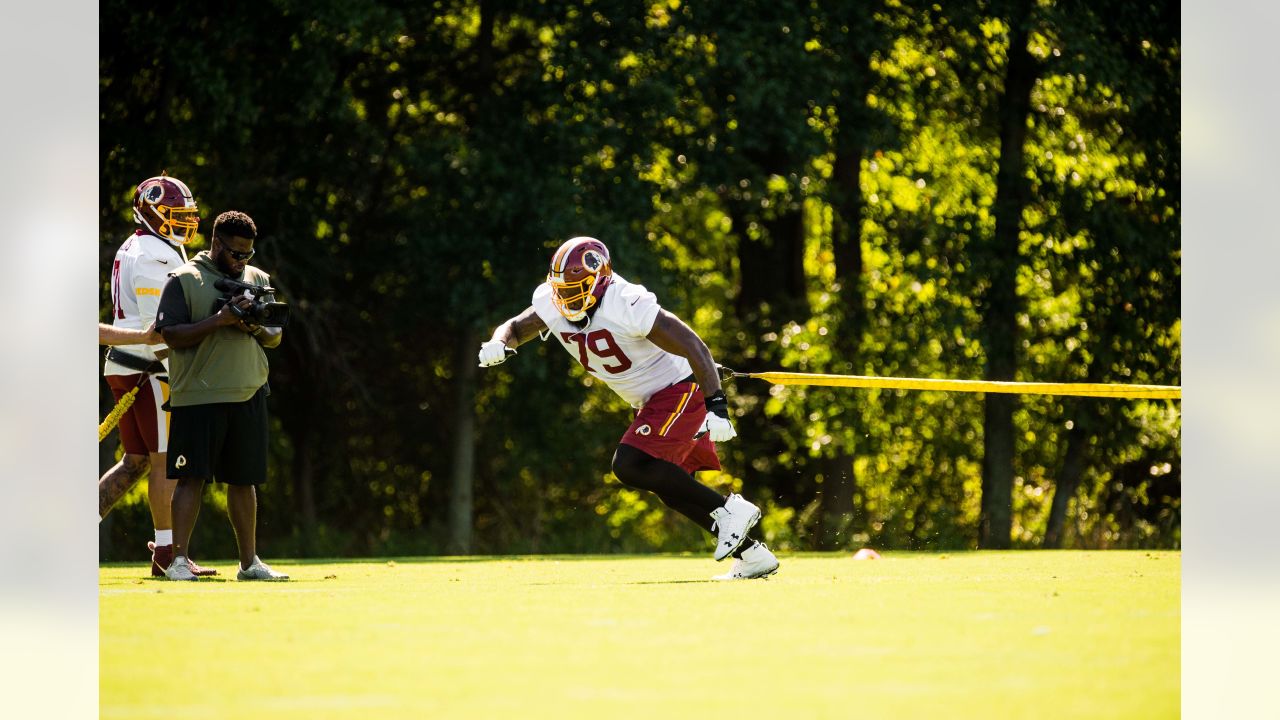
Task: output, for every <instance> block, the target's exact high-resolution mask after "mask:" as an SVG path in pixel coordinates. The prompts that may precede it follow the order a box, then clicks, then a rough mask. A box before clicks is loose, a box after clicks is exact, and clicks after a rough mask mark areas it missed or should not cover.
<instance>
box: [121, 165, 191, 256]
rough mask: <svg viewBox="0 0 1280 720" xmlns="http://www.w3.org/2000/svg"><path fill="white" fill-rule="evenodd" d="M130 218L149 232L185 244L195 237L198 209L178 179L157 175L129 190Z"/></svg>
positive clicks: (183, 184)
mask: <svg viewBox="0 0 1280 720" xmlns="http://www.w3.org/2000/svg"><path fill="white" fill-rule="evenodd" d="M133 219H134V221H136V222H137V223H139V224H141V225H142V226H144V227H145V228H147V229H148V230H150V231H151V232H152V234H154V235H156V236H157V237H162V238H164V239H165V240H168V241H169V242H171V243H176V244H178V245H185V244H186V243H187V242H188V241H190V240H191V238H193V237H195V234H196V227H197V226H198V225H199V224H200V215H199V209H198V208H197V207H196V201H195V199H194V198H192V197H191V189H190V188H188V187H187V185H186V183H184V182H182V181H181V180H179V179H178V178H173V177H169V176H167V175H158V176H156V177H153V178H147V179H146V180H143V181H142V182H141V183H139V185H138V188H137V189H136V190H134V191H133Z"/></svg>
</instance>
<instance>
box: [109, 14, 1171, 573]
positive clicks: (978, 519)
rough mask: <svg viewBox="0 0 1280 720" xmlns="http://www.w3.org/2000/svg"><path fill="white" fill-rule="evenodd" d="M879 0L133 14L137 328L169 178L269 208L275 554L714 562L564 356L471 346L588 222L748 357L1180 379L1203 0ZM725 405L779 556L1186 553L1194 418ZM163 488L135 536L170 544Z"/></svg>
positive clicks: (997, 399)
mask: <svg viewBox="0 0 1280 720" xmlns="http://www.w3.org/2000/svg"><path fill="white" fill-rule="evenodd" d="M825 5H831V6H832V7H822V6H825ZM854 5H855V4H853V3H817V2H776V1H773V2H742V1H738V2H699V3H681V2H679V0H664V1H663V2H622V1H616V2H615V1H613V0H598V1H596V2H590V3H582V4H575V5H573V6H571V7H570V6H562V5H561V4H559V3H546V2H521V1H512V2H497V1H494V2H486V1H483V0H482V1H481V2H449V1H447V0H441V1H440V2H435V3H431V4H423V3H400V2H360V1H358V0H356V1H345V0H344V1H343V2H325V1H321V2H307V3H301V2H258V3H222V4H217V5H211V6H207V7H203V6H191V7H187V6H184V7H183V8H182V9H181V10H178V9H176V8H175V9H174V10H154V9H140V8H137V7H135V6H133V5H128V4H126V3H123V2H119V1H118V0H104V2H102V3H101V4H100V18H101V28H100V68H99V69H100V84H99V107H100V113H101V122H100V171H101V183H100V194H101V202H100V207H101V219H100V231H101V237H100V243H99V260H100V263H99V266H100V274H99V282H100V298H101V303H100V306H101V312H102V317H103V318H104V319H105V318H106V310H107V307H108V305H109V299H110V293H109V288H108V280H109V266H110V262H111V259H112V257H113V256H114V253H115V251H116V249H117V247H118V246H119V244H120V243H121V242H122V241H123V240H124V239H125V237H126V236H127V235H128V234H129V233H131V232H132V229H133V222H132V217H131V210H130V200H131V196H132V191H133V188H134V187H135V185H136V184H137V183H138V182H139V181H141V180H142V179H144V178H146V177H149V176H151V175H155V174H158V173H160V172H161V171H167V172H168V173H169V174H171V175H174V176H176V177H179V178H181V179H182V180H184V181H185V182H187V183H188V184H189V185H190V186H191V188H192V190H193V192H194V193H195V196H196V199H197V201H198V202H199V204H200V206H201V215H202V218H203V219H204V220H203V222H202V226H201V230H202V231H203V232H204V233H206V234H207V233H208V232H209V230H210V229H211V225H212V219H213V217H215V216H216V215H217V214H218V213H220V212H222V211H224V210H228V209H237V210H242V211H245V212H248V213H249V214H250V215H252V216H253V217H254V218H255V220H256V221H257V223H258V226H259V229H260V240H259V242H258V250H259V252H258V255H257V256H256V257H255V259H254V264H255V265H257V266H259V267H261V268H263V269H264V270H266V271H267V272H269V273H271V275H272V277H273V285H274V286H275V287H277V288H279V289H280V290H281V296H282V298H281V299H283V300H286V301H287V302H289V303H291V304H292V305H293V310H294V312H293V320H292V322H291V324H290V327H289V328H288V329H287V330H286V335H285V341H284V343H283V345H282V346H281V347H280V348H279V349H278V350H275V351H273V352H272V353H270V354H269V357H270V359H271V363H272V365H271V388H272V395H271V398H270V408H271V416H272V431H273V432H272V449H271V458H270V478H271V479H270V481H269V484H268V485H267V486H265V487H264V488H263V491H262V492H261V494H260V504H261V507H260V511H259V526H260V530H259V534H260V538H261V542H262V546H263V548H264V550H265V552H266V554H269V555H270V556H274V557H283V556H290V555H292V556H309V555H310V556H332V555H339V556H345V555H399V554H436V553H529V552H642V551H648V550H672V551H678V550H700V549H702V548H703V546H704V545H706V543H707V541H706V539H705V538H704V537H702V534H700V532H699V531H697V530H696V529H695V528H692V527H691V526H689V523H687V521H685V520H684V519H683V518H680V517H679V516H677V515H676V514H675V513H669V512H666V511H665V509H664V508H663V506H662V505H661V504H660V503H659V502H657V501H656V499H653V498H651V497H649V496H647V495H641V494H637V493H634V492H632V491H630V490H627V489H625V488H623V487H622V486H621V485H619V484H618V483H617V482H616V481H615V480H614V479H613V478H612V476H611V475H610V474H609V458H610V457H611V454H612V451H613V447H614V446H615V444H616V442H617V440H618V438H619V437H620V436H621V434H622V432H623V430H624V429H625V428H626V426H627V424H628V423H629V422H630V418H631V411H630V409H629V408H628V407H627V406H626V404H625V403H624V402H622V401H621V400H620V399H618V398H616V397H615V396H614V395H613V394H612V393H611V392H610V391H608V390H607V389H606V388H605V387H603V386H602V385H601V384H600V383H594V385H593V384H592V382H591V380H590V378H587V377H586V374H585V373H584V372H583V371H582V370H581V368H579V367H578V366H577V363H576V361H574V359H573V358H572V357H570V356H569V355H568V354H567V353H565V352H563V351H562V350H560V349H559V348H557V347H554V346H552V345H548V344H543V343H531V344H529V345H526V346H525V347H523V348H522V349H521V352H520V354H519V355H518V356H516V357H514V358H512V359H511V360H510V361H508V362H507V363H506V364H504V365H502V366H499V367H497V368H493V369H488V370H479V369H477V368H476V367H475V365H476V351H477V349H478V346H479V343H480V341H481V340H483V339H486V338H487V337H488V335H489V333H490V331H491V329H492V328H493V326H494V325H496V324H497V323H499V322H501V321H503V320H504V319H506V318H507V317H509V316H511V315H513V314H515V313H517V312H519V311H520V310H522V309H523V308H525V307H526V306H527V305H528V303H529V298H530V295H531V293H532V291H533V289H534V287H535V286H536V285H537V284H538V283H539V282H541V280H542V278H543V277H544V275H545V273H546V266H547V263H548V262H549V259H550V254H551V251H552V250H554V248H555V247H556V246H558V245H559V244H560V243H561V242H562V241H563V240H565V239H567V238H568V237H571V236H574V235H591V236H594V237H598V238H600V239H601V240H603V241H604V242H605V243H606V244H607V245H608V246H609V248H610V249H611V251H612V254H613V259H614V267H615V270H616V271H617V272H618V273H619V274H621V275H622V276H624V277H626V278H627V279H628V280H631V281H634V282H640V283H643V284H644V285H646V286H647V287H649V288H650V289H651V290H654V291H655V292H656V293H657V294H658V297H659V299H660V301H662V302H663V304H664V306H665V307H666V308H667V309H669V310H671V311H672V312H674V313H676V314H677V315H679V316H680V317H682V318H683V319H685V320H686V321H688V322H689V323H690V324H691V325H692V326H693V327H694V329H695V330H697V331H698V332H699V333H700V334H701V335H702V336H703V338H704V339H705V340H706V341H707V343H708V345H709V346H710V347H711V350H712V352H713V354H714V355H715V356H716V359H717V360H718V361H720V362H721V363H723V364H725V365H727V366H730V367H732V368H735V369H738V370H741V371H762V370H774V369H786V370H794V371H803V372H818V373H854V374H865V375H896V376H912V377H935V378H963V379H980V378H987V379H995V380H1023V381H1045V382H1115V383H1155V384H1181V372H1180V364H1181V348H1182V343H1181V319H1180V318H1181V295H1180V277H1181V241H1180V223H1181V204H1180V203H1181V197H1180V189H1179V186H1180V181H1181V172H1180V162H1181V157H1180V139H1181V126H1180V102H1181V101H1180V42H1179V21H1180V18H1179V11H1178V9H1177V8H1176V7H1170V6H1166V5H1165V4H1163V3H1130V2H1091V3H1084V2H1053V1H1048V0H1046V1H1041V2H1034V3H1033V2H1026V1H1022V0H1010V1H1009V2H981V3H966V4H965V7H963V8H960V7H955V8H952V7H947V8H943V7H942V5H941V4H939V5H933V4H927V3H915V2H881V3H858V4H856V5H857V6H856V7H854ZM206 241H207V238H206V237H202V238H201V239H200V241H198V242H206ZM196 249H199V247H198V246H189V248H188V252H191V251H193V250H196ZM584 385H589V386H590V387H584ZM727 391H728V393H729V397H730V402H731V409H732V412H733V414H734V417H735V421H736V424H737V426H738V430H739V437H738V438H737V439H735V440H734V441H732V442H730V443H727V444H725V445H722V446H721V447H720V448H719V450H720V452H721V455H722V459H723V461H724V466H725V468H726V472H724V473H721V474H719V475H713V476H709V477H708V476H704V477H703V480H704V481H705V482H708V483H709V484H712V485H713V486H714V487H716V488H717V489H720V490H722V491H728V490H730V489H732V490H741V491H743V492H744V493H746V494H747V496H748V497H749V498H750V499H752V500H753V501H755V502H757V503H758V504H761V505H762V507H763V508H764V509H765V511H766V515H765V518H764V520H763V521H762V529H763V535H764V539H765V540H766V541H768V542H770V543H771V544H772V545H773V546H775V547H777V548H781V549H784V550H807V549H834V548H851V547H860V546H863V545H871V546H874V547H877V548H902V549H937V550H941V549H960V548H975V547H982V548H1003V547H1076V548H1108V547H1162V548H1179V547H1180V546H1181V485H1180V479H1181V452H1180V431H1181V413H1180V405H1179V403H1177V402H1169V401H1143V400H1096V399H1083V398H1081V399H1073V398H1049V397H1040V396H983V395H977V394H954V393H927V392H906V391H875V390H873V391H867V390H851V389H833V388H797V387H790V388H783V387H770V386H768V385H766V384H763V383H760V382H758V381H750V380H738V381H736V382H735V381H730V382H729V383H728V386H727ZM100 398H101V399H100V403H99V405H100V407H99V410H100V417H101V416H104V415H105V414H106V413H107V411H108V410H109V409H110V408H111V404H112V403H111V400H110V393H109V392H108V391H107V389H106V386H105V383H101V382H100ZM117 452H118V441H117V439H116V436H115V434H113V435H112V436H111V437H109V438H108V439H107V440H106V441H104V442H103V443H102V444H101V445H100V463H101V466H102V468H103V469H105V467H107V466H109V465H110V464H111V463H112V462H114V459H115V457H116V454H117ZM144 487H145V485H142V486H139V487H138V488H136V489H135V491H134V492H133V493H131V494H130V495H129V496H128V497H127V498H126V499H125V501H123V502H122V503H121V504H120V505H118V506H117V507H116V509H115V510H114V511H113V512H112V513H111V515H109V516H108V518H107V520H106V521H104V522H103V523H102V525H101V526H100V545H99V547H100V551H99V552H100V556H101V558H103V559H108V560H139V559H140V558H145V557H146V556H145V555H144V554H143V553H144V552H145V549H144V548H143V545H144V543H145V542H146V540H147V539H148V538H149V537H150V535H151V528H150V518H149V515H148V513H147V508H146V503H145V497H144V496H143V494H142V492H143V490H144ZM222 502H223V498H222V497H221V496H220V494H219V492H218V491H217V489H216V488H211V489H210V490H209V498H208V503H209V504H210V505H211V507H210V508H208V509H207V510H206V511H205V513H204V516H203V519H202V521H201V522H200V524H199V526H198V527H197V531H196V532H197V535H196V538H195V540H194V541H193V547H194V548H195V553H196V555H197V557H230V556H233V555H234V538H233V537H232V534H231V532H230V528H229V526H228V525H227V523H226V522H225V520H223V519H221V518H219V517H218V516H217V512H216V510H215V507H216V506H218V505H219V504H220V503H222ZM210 510H215V511H214V512H210Z"/></svg>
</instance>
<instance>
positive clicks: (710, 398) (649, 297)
mask: <svg viewBox="0 0 1280 720" xmlns="http://www.w3.org/2000/svg"><path fill="white" fill-rule="evenodd" d="M540 335H541V336H542V337H543V339H545V338H546V337H547V336H548V335H550V336H552V337H554V338H555V339H556V341H558V342H559V343H560V344H561V345H562V346H563V347H564V349H565V350H566V351H568V352H569V354H570V355H572V356H573V357H575V358H577V360H578V362H580V363H582V367H583V368H585V369H586V371H587V372H589V373H591V375H592V376H593V377H595V378H598V379H600V380H602V381H603V382H604V383H605V384H606V385H608V386H609V387H610V388H611V389H612V390H613V391H614V392H616V393H618V395H620V396H621V397H622V398H623V399H624V400H626V401H627V402H629V403H631V405H632V406H633V407H636V408H638V409H639V412H638V413H637V414H636V418H635V420H634V421H633V422H632V423H631V427H629V428H627V431H626V433H625V434H623V436H622V439H621V441H620V442H619V444H618V447H617V450H615V451H614V455H613V472H614V475H616V476H617V478H618V480H619V481H621V482H622V483H623V484H625V485H628V486H630V487H634V488H639V489H642V490H648V491H650V492H652V493H654V494H655V495H657V496H658V497H659V498H660V499H661V500H662V502H664V503H666V505H667V506H669V507H671V508H672V509H674V510H676V511H677V512H679V513H680V514H681V515H684V516H685V517H687V518H689V519H690V520H692V521H693V522H694V523H695V524H697V525H698V526H699V527H701V528H703V529H704V530H707V531H708V532H710V533H711V534H713V535H715V536H716V550H715V559H716V560H723V559H725V558H726V557H730V556H732V557H734V558H735V561H734V564H733V567H732V569H730V571H729V572H728V573H726V574H724V575H719V576H717V577H716V579H717V580H745V579H751V578H761V577H765V576H768V575H771V574H773V573H774V572H776V571H777V569H778V559H777V558H776V557H774V555H773V553H772V552H770V551H769V548H767V547H766V546H765V544H764V543H762V542H759V541H757V540H754V539H752V538H751V537H750V536H749V535H748V532H749V531H750V530H751V528H752V527H753V526H754V525H755V524H756V522H758V521H759V519H760V509H759V508H757V507H756V506H755V505H753V504H751V503H750V502H748V501H747V500H745V499H743V497H742V496H741V495H736V494H731V495H729V496H728V497H723V496H721V495H720V494H719V493H717V492H716V491H715V490H712V489H711V488H709V487H707V486H706V485H703V484H702V483H700V482H698V481H697V480H695V479H694V477H693V473H696V472H698V471H699V470H719V469H720V459H719V457H718V456H717V455H716V450H715V445H714V444H713V443H716V442H724V441H726V440H730V439H732V438H734V437H735V436H736V435H737V432H736V431H735V430H734V429H733V423H732V422H730V420H729V405H728V402H727V401H726V399H725V395H724V390H723V389H722V388H721V387H720V376H719V374H718V373H717V372H716V364H715V361H714V360H712V358H711V351H710V350H708V349H707V345H706V343H704V342H703V341H702V338H700V337H698V335H697V333H695V332H694V331H693V330H692V329H690V328H689V326H688V325H685V324H684V322H682V321H681V320H680V318H678V317H676V316H675V315H673V314H671V313H670V312H668V311H666V310H664V309H662V307H661V306H660V305H659V304H658V300H657V298H656V297H655V296H654V294H653V293H651V292H649V291H648V290H645V288H644V286H643V285H636V284H633V283H629V282H627V281H626V280H625V279H623V278H622V276H620V275H618V274H617V273H615V272H613V266H612V263H611V262H610V259H609V249H608V248H606V247H605V245H604V243H602V242H600V241H599V240H596V239H595V238H589V237H576V238H572V239H570V240H568V241H567V242H565V243H564V244H563V245H561V246H560V248H559V249H558V250H556V252H555V255H554V256H553V257H552V259H551V270H550V271H549V272H548V273H547V280H546V282H544V283H542V284H541V285H539V286H538V288H537V289H536V290H535V291H534V293H533V304H532V305H530V306H529V307H528V308H526V309H525V310H524V312H522V313H520V314H519V315H516V316H515V317H512V318H510V319H509V320H507V321H506V322H504V323H502V324H501V325H499V326H498V327H497V329H495V330H494V331H493V337H492V339H490V340H489V341H487V342H485V343H483V344H482V345H481V346H480V358H479V359H480V366H481V367H491V366H493V365H497V364H499V363H501V362H503V361H504V360H506V358H507V355H508V353H511V354H514V353H515V349H516V348H517V347H518V346H520V345H521V344H522V343H525V342H528V341H529V340H532V339H533V338H535V337H538V336H540Z"/></svg>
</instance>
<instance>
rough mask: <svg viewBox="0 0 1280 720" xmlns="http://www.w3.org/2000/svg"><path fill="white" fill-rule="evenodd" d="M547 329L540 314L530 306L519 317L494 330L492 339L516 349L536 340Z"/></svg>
mask: <svg viewBox="0 0 1280 720" xmlns="http://www.w3.org/2000/svg"><path fill="white" fill-rule="evenodd" d="M546 329H547V324H546V323H544V322H542V318H540V317H538V313H536V312H534V310H533V306H532V305H530V306H529V307H527V308H525V309H524V311H523V312H521V313H520V314H519V315H516V316H515V317H513V318H511V319H510V320H507V321H506V322H504V323H502V324H501V325H499V326H498V327H496V328H494V330H493V337H492V338H490V339H491V340H498V341H500V342H501V343H502V344H503V345H506V346H507V347H509V348H515V347H519V346H520V345H523V344H525V343H527V342H529V341H530V340H532V339H534V338H535V337H537V336H538V333H540V332H542V331H543V330H546Z"/></svg>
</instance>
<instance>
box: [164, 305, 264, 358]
mask: <svg viewBox="0 0 1280 720" xmlns="http://www.w3.org/2000/svg"><path fill="white" fill-rule="evenodd" d="M233 304H234V305H236V306H237V307H239V308H240V309H241V310H244V309H247V308H248V307H249V306H250V305H251V304H252V301H251V300H250V299H249V298H247V297H244V296H243V295H242V296H240V297H235V298H232V299H231V300H230V301H228V302H227V304H226V305H224V306H222V309H221V310H219V311H218V312H216V313H214V314H213V315H210V316H209V317H207V318H205V319H203V320H201V321H200V322H194V323H187V324H185V325H170V326H169V327H166V328H163V329H161V330H160V333H161V334H162V335H164V341H165V344H167V345H168V346H169V347H171V348H178V349H183V348H189V347H195V346H196V345H199V344H200V341H201V340H204V339H205V338H206V337H208V336H209V335H211V334H212V333H213V331H215V330H217V329H218V328H220V327H226V326H228V325H236V326H238V327H239V328H240V329H241V330H243V331H244V332H249V326H248V325H245V324H244V323H242V322H240V318H239V317H237V316H236V314H235V313H233V312H231V305H233ZM277 344H279V342H277Z"/></svg>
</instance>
